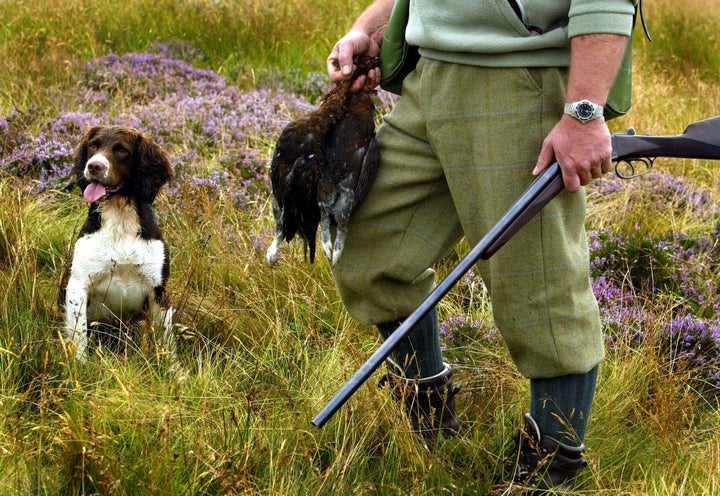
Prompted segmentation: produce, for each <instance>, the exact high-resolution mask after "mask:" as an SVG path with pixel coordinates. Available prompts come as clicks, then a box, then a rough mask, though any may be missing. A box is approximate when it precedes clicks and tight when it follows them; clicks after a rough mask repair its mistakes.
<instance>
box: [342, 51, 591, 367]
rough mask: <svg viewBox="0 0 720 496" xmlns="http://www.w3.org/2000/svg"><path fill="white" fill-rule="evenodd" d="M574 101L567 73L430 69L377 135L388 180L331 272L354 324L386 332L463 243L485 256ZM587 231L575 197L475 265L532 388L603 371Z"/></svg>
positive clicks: (581, 201)
mask: <svg viewBox="0 0 720 496" xmlns="http://www.w3.org/2000/svg"><path fill="white" fill-rule="evenodd" d="M564 94H565V74H564V71H563V70H562V69H556V68H532V69H526V68H478V67H471V66H465V65H458V64H452V63H447V62H440V61H436V60H431V59H426V58H423V59H421V61H420V63H419V64H418V67H417V69H416V70H415V71H414V72H413V73H411V74H410V75H409V76H408V77H407V78H406V80H405V83H404V88H403V96H402V98H400V100H399V101H398V102H397V104H396V106H395V107H394V109H393V110H392V112H391V113H390V114H388V115H387V116H386V118H385V121H384V123H383V125H382V126H381V127H380V129H379V130H378V140H379V142H380V146H381V164H380V168H379V171H378V175H377V178H376V180H375V182H374V184H373V186H372V188H371V191H370V192H369V194H368V196H367V198H366V199H365V201H364V203H363V204H362V205H361V206H360V207H359V209H358V210H357V211H356V212H355V213H354V215H353V218H352V220H351V226H350V229H349V232H348V237H347V240H346V244H345V249H344V252H343V256H342V258H341V260H340V262H339V263H338V264H337V265H336V267H335V268H334V270H333V274H334V276H335V279H336V282H337V286H338V290H339V292H340V295H341V298H342V299H343V302H344V303H345V306H346V308H347V309H348V312H349V313H350V314H351V315H352V316H353V317H355V318H357V319H358V320H360V321H361V322H363V323H365V324H377V323H382V322H389V321H392V320H397V319H402V318H404V317H406V316H407V315H409V314H410V313H411V312H412V311H413V310H414V309H415V308H416V307H417V306H418V305H419V303H420V302H421V301H422V300H423V299H424V298H425V297H426V296H427V294H428V293H429V292H430V291H431V290H432V288H433V287H434V284H435V272H434V271H433V269H432V266H433V264H434V263H435V262H437V261H438V260H439V259H440V258H441V257H443V256H444V255H446V254H447V253H448V252H449V251H450V250H452V249H453V247H454V246H455V244H456V243H457V242H458V241H459V240H460V239H461V238H462V236H463V235H464V236H465V237H466V238H467V240H468V242H469V243H470V244H471V245H473V244H475V243H476V242H477V241H478V240H479V239H480V238H481V237H482V236H483V235H484V234H485V232H487V231H488V229H490V227H491V226H492V225H493V224H494V222H495V221H496V220H497V219H498V218H499V217H500V216H501V215H502V214H503V213H504V212H505V211H506V209H507V208H508V207H509V206H510V205H511V204H512V202H513V201H514V200H515V199H517V198H518V197H519V196H520V194H521V193H522V192H523V191H524V190H525V188H526V187H527V185H528V184H529V183H530V182H531V181H532V179H533V176H532V174H531V171H532V169H533V167H534V164H535V161H536V159H537V155H538V153H539V150H540V146H541V144H542V140H543V138H544V137H545V136H546V135H547V134H548V133H549V131H550V130H551V129H552V127H553V126H554V124H555V123H556V122H557V121H558V119H559V118H560V115H561V113H562V107H563V103H564ZM584 220H585V196H584V193H583V192H580V193H575V194H571V193H568V192H566V191H564V192H562V193H561V194H560V195H559V196H558V197H556V198H555V199H553V200H552V201H551V202H550V204H549V205H547V206H546V207H545V208H544V209H543V211H542V212H541V213H540V214H538V215H537V216H536V217H535V218H534V219H533V220H531V221H530V222H529V223H528V224H527V225H526V226H525V227H524V228H523V229H522V230H521V231H520V232H519V233H518V234H517V235H516V236H515V237H514V238H513V239H512V240H510V242H509V243H508V244H506V245H505V246H504V247H503V248H502V249H501V250H500V251H499V252H498V253H496V254H495V255H494V256H493V257H491V258H490V260H488V261H482V262H480V263H479V264H478V268H479V269H480V273H481V275H482V278H483V281H484V282H485V284H486V285H487V286H488V288H489V290H490V294H491V299H492V307H493V316H494V319H495V323H496V325H497V326H498V329H499V330H500V332H501V333H502V335H503V338H504V340H505V342H506V344H507V346H508V349H509V351H510V354H511V356H512V357H513V360H514V361H515V363H516V365H517V367H518V369H519V370H520V372H521V373H522V374H524V375H525V376H526V377H530V378H542V377H555V376H559V375H566V374H581V373H585V372H587V371H589V370H590V369H592V368H593V367H594V366H595V365H597V364H598V363H599V362H600V361H601V360H602V358H603V341H602V333H601V325H600V319H599V311H598V306H597V302H596V300H595V297H594V296H593V293H592V290H591V287H590V282H589V268H588V263H589V262H588V246H587V237H586V233H585V228H584Z"/></svg>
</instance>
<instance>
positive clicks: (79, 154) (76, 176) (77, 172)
mask: <svg viewBox="0 0 720 496" xmlns="http://www.w3.org/2000/svg"><path fill="white" fill-rule="evenodd" d="M101 129H102V126H93V127H91V128H88V129H87V131H85V135H84V136H83V137H82V138H81V139H80V143H79V144H78V146H77V149H76V150H75V161H74V166H73V180H74V181H75V183H76V184H77V185H78V186H80V188H81V189H82V190H84V189H85V188H86V187H87V185H88V181H87V179H85V175H84V171H85V164H86V163H87V161H88V158H89V157H88V143H90V140H91V139H93V138H94V137H95V135H96V134H97V133H98V131H100V130H101Z"/></svg>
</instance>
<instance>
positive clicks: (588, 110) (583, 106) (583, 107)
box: [575, 101, 595, 121]
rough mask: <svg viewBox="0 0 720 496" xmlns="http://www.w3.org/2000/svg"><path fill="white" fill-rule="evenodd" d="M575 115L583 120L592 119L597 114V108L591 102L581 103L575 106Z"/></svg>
mask: <svg viewBox="0 0 720 496" xmlns="http://www.w3.org/2000/svg"><path fill="white" fill-rule="evenodd" d="M575 113H576V114H577V116H578V117H579V118H580V119H581V120H584V121H585V120H588V119H591V118H592V116H593V115H594V114H595V107H594V106H593V104H592V103H590V102H585V101H583V102H580V103H578V104H577V105H576V106H575Z"/></svg>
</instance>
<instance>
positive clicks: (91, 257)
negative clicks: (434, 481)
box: [65, 197, 173, 358]
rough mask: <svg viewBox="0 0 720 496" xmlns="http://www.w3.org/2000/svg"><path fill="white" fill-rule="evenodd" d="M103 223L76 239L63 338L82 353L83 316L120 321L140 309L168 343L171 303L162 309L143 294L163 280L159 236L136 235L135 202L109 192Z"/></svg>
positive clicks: (84, 342)
mask: <svg viewBox="0 0 720 496" xmlns="http://www.w3.org/2000/svg"><path fill="white" fill-rule="evenodd" d="M101 208H102V213H103V226H102V228H101V229H100V230H99V231H97V232H94V233H92V234H88V235H86V236H81V237H80V238H79V239H78V240H77V242H76V243H75V249H74V252H73V263H72V267H71V269H70V278H69V279H68V283H67V289H66V291H67V294H66V303H65V328H66V337H67V338H68V339H71V340H72V341H73V342H74V343H75V352H76V356H77V357H78V358H81V357H82V356H83V354H84V352H85V349H86V347H87V339H88V338H87V328H88V321H89V322H93V321H106V320H111V319H112V320H119V321H122V318H123V316H124V315H125V316H127V315H134V314H137V313H140V312H142V311H143V310H144V305H145V302H146V301H147V302H148V308H147V311H148V316H149V318H150V319H151V320H152V321H153V322H154V323H155V324H156V325H160V326H162V328H163V329H164V336H163V339H164V341H165V342H166V343H172V342H173V336H172V317H173V310H172V308H168V309H165V310H163V309H161V307H160V305H159V304H158V303H157V302H156V301H155V299H154V298H148V295H151V294H152V292H153V290H154V288H155V287H157V286H159V285H161V284H162V282H163V281H162V277H163V276H162V268H163V263H164V260H165V255H164V251H165V250H164V246H163V243H162V241H160V240H157V239H153V240H144V239H141V238H138V237H137V235H135V234H134V233H137V232H138V231H139V229H140V226H139V223H138V221H137V215H136V214H135V207H134V205H132V204H130V203H128V202H127V200H126V199H125V198H122V197H113V198H110V199H109V200H108V201H107V202H106V203H105V204H104V205H102V207H101Z"/></svg>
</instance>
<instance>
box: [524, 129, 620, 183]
mask: <svg viewBox="0 0 720 496" xmlns="http://www.w3.org/2000/svg"><path fill="white" fill-rule="evenodd" d="M611 155H612V142H611V141H610V130H609V129H608V127H607V125H606V124H605V120H604V119H603V118H602V117H600V118H599V119H594V120H592V121H590V122H587V123H585V124H583V123H581V122H580V121H578V120H577V119H575V118H574V117H571V116H569V115H564V116H563V117H562V119H560V121H559V122H558V123H557V124H556V125H555V127H554V128H553V129H552V131H550V134H548V135H547V137H546V138H545V141H543V146H542V149H541V150H540V155H539V157H538V161H537V165H536V167H535V170H533V174H535V175H538V174H539V173H540V172H542V171H543V170H544V169H546V168H547V167H548V166H549V165H550V164H551V163H552V162H553V161H554V160H557V161H558V164H560V169H561V170H562V173H563V182H564V183H565V188H566V189H567V190H568V191H570V192H573V193H574V192H576V191H578V190H580V187H581V186H585V185H587V184H589V183H590V181H592V180H593V179H597V178H599V177H601V176H602V175H603V174H605V173H607V172H610V171H611V170H612V168H613V164H612V161H611V160H610V157H611Z"/></svg>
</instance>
